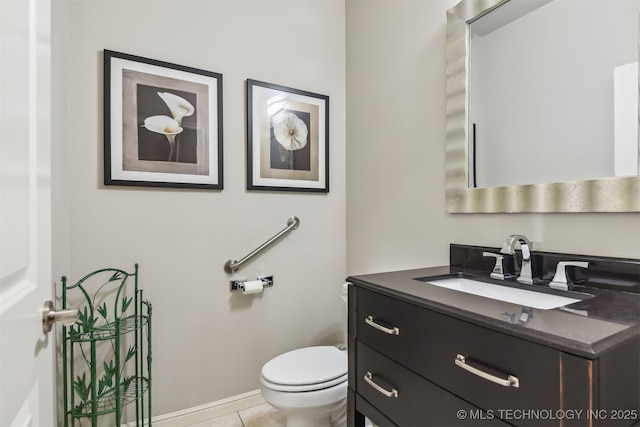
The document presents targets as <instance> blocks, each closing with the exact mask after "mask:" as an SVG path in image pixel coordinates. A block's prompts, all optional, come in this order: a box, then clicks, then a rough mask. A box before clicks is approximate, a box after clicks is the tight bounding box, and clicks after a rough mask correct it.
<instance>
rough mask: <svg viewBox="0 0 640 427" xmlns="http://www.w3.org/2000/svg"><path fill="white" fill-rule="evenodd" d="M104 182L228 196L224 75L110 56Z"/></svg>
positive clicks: (107, 58)
mask: <svg viewBox="0 0 640 427" xmlns="http://www.w3.org/2000/svg"><path fill="white" fill-rule="evenodd" d="M104 95H105V96H104V103H105V108H104V111H105V116H104V183H105V185H130V186H143V187H174V188H197V189H207V190H222V189H223V177H224V176H223V170H222V168H223V156H222V137H223V133H222V105H223V104H222V74H219V73H215V72H212V71H207V70H201V69H197V68H192V67H188V66H185V65H179V64H171V63H169V62H163V61H157V60H154V59H149V58H143V57H140V56H134V55H129V54H126V53H121V52H114V51H110V50H105V51H104Z"/></svg>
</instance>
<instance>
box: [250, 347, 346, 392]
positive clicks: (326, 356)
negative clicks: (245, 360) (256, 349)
mask: <svg viewBox="0 0 640 427" xmlns="http://www.w3.org/2000/svg"><path fill="white" fill-rule="evenodd" d="M346 373H347V352H346V351H341V350H339V349H337V348H336V347H334V346H317V347H306V348H300V349H298V350H293V351H289V352H287V353H284V354H281V355H280V356H277V357H275V358H273V359H271V360H270V361H269V362H267V363H265V365H264V366H263V367H262V376H263V377H264V379H266V380H267V381H269V382H271V383H274V384H283V385H307V384H318V383H324V382H327V381H331V380H334V379H336V378H338V377H341V376H343V375H345V374H346Z"/></svg>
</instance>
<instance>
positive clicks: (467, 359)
mask: <svg viewBox="0 0 640 427" xmlns="http://www.w3.org/2000/svg"><path fill="white" fill-rule="evenodd" d="M534 315H535V313H534ZM357 322H358V324H357V327H358V329H357V330H358V332H357V339H358V340H359V341H362V342H364V343H366V344H368V345H369V346H371V347H372V348H374V349H376V350H378V351H380V352H381V353H384V354H385V355H386V356H388V357H389V358H391V359H393V360H395V361H396V362H398V363H400V364H402V365H403V366H404V367H406V368H408V369H410V370H412V371H414V372H417V373H418V374H420V375H421V376H423V377H424V378H426V379H428V380H429V381H431V382H433V383H435V384H437V385H438V386H440V387H442V388H444V389H446V390H448V391H450V392H452V393H454V394H456V395H457V396H459V397H461V398H462V399H464V400H466V401H468V402H470V403H472V404H473V405H476V406H478V407H480V408H482V409H485V410H489V411H491V413H493V414H495V415H496V416H501V417H503V418H504V419H505V420H506V421H509V422H510V423H514V424H516V425H536V424H539V423H540V419H535V417H533V418H534V419H526V418H527V417H519V418H523V419H517V420H514V419H513V417H514V413H513V412H508V411H507V410H522V411H535V410H538V411H540V410H548V411H556V410H558V409H564V408H562V407H561V402H560V400H561V399H560V388H561V381H560V355H561V353H560V352H559V351H557V350H554V349H551V348H549V347H545V346H542V345H539V344H535V343H532V342H529V341H526V340H523V339H520V338H516V337H513V336H510V335H506V334H504V333H501V332H497V331H493V330H491V329H488V328H484V327H481V326H478V325H474V324H472V323H468V322H465V321H462V320H459V319H455V318H453V317H450V316H446V315H443V314H440V313H436V312H433V311H431V310H428V309H425V308H422V307H418V306H416V305H413V304H411V303H407V302H402V301H400V300H397V299H395V298H392V297H388V296H385V295H382V294H379V293H376V292H372V291H368V290H364V289H359V290H358V305H357ZM456 361H457V363H456ZM510 376H511V377H513V382H512V383H511V384H509V378H510ZM488 378H491V379H493V380H494V381H502V382H503V383H504V384H503V385H501V384H498V383H496V382H494V381H492V380H491V379H488ZM516 382H517V384H516ZM585 404H586V402H585ZM571 409H588V408H586V407H585V408H571ZM520 413H522V412H519V413H518V414H520ZM529 413H532V412H527V414H529ZM545 422H546V424H549V425H553V424H556V425H557V424H558V421H557V420H546V421H545Z"/></svg>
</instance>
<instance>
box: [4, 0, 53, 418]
mask: <svg viewBox="0 0 640 427" xmlns="http://www.w3.org/2000/svg"><path fill="white" fill-rule="evenodd" d="M50 8H51V5H50V0H0V427H7V426H19V427H22V426H33V427H39V426H53V425H55V424H56V420H55V419H54V418H55V416H54V402H55V401H54V395H55V393H54V381H53V375H54V369H53V367H54V365H53V363H54V362H53V361H54V348H55V338H54V334H53V333H51V334H48V335H45V334H44V333H43V330H42V311H43V310H42V307H43V305H44V301H45V300H51V299H53V298H52V297H51V296H52V283H53V282H52V273H51V191H50V189H51V183H50V179H51V173H50V171H51V164H50V154H51V153H50V151H51V147H50V142H51V138H50V133H51V123H50V114H51V106H50V105H51V95H50V91H51V84H50V74H51V73H50V46H51V42H50V33H51V31H50V14H51V10H50ZM54 330H55V329H54Z"/></svg>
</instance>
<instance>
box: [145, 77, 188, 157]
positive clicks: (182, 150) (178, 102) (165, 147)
mask: <svg viewBox="0 0 640 427" xmlns="http://www.w3.org/2000/svg"><path fill="white" fill-rule="evenodd" d="M139 86H143V87H139V88H138V92H139V95H138V99H139V107H138V109H139V110H140V111H139V112H138V117H140V118H142V117H144V119H143V123H142V124H141V125H140V128H141V130H140V132H139V133H138V144H139V149H138V158H139V159H140V160H156V161H166V162H187V163H194V162H196V161H197V158H194V156H197V154H195V152H194V147H195V146H194V141H193V137H194V135H193V132H188V131H187V132H185V133H184V136H183V135H182V134H183V132H184V131H185V128H184V127H183V126H182V122H183V120H184V121H185V124H186V125H187V126H188V125H189V123H188V119H189V118H192V117H194V114H195V107H194V106H193V104H192V103H191V102H189V101H188V100H186V99H185V98H183V97H182V96H179V95H176V94H175V93H172V92H167V91H157V90H155V89H156V88H153V87H146V86H144V85H139ZM154 91H155V96H156V97H157V99H154V97H153V95H152V93H153V92H154ZM184 96H187V95H184ZM149 98H150V99H149ZM152 112H159V113H165V114H155V115H152V116H147V117H145V116H146V115H147V114H150V113H152ZM166 113H168V114H166ZM185 119H186V120H185ZM192 130H195V129H192ZM153 134H156V135H153ZM158 135H164V137H165V138H162V137H158Z"/></svg>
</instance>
